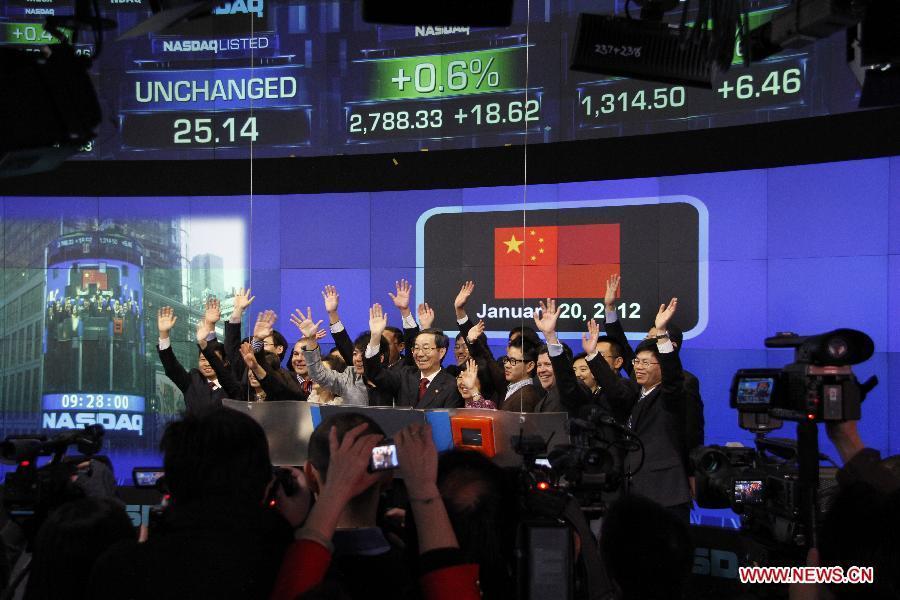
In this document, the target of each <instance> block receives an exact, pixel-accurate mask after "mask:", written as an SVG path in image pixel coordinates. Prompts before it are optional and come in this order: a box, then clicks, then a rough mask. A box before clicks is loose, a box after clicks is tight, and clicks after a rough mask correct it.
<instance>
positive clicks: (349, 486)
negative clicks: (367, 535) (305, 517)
mask: <svg viewBox="0 0 900 600" xmlns="http://www.w3.org/2000/svg"><path fill="white" fill-rule="evenodd" d="M368 427H369V425H368V423H361V424H360V425H357V426H356V427H354V428H353V429H351V430H350V431H348V432H347V433H345V434H344V439H342V440H341V441H340V443H338V440H337V430H336V429H335V428H334V427H332V428H331V430H330V431H329V432H328V446H329V451H330V452H329V459H328V477H327V479H326V480H325V483H324V485H323V486H322V495H323V496H328V497H329V499H332V498H335V496H338V497H340V498H341V500H342V501H343V502H348V501H349V500H350V499H351V498H353V497H355V496H357V495H359V494H360V493H362V492H364V491H365V490H367V489H368V488H369V487H371V486H372V485H373V484H375V483H376V482H377V481H378V480H379V479H381V477H382V474H381V473H369V469H368V467H369V459H370V458H371V457H372V448H374V447H375V446H377V445H378V443H379V442H380V441H381V440H382V439H383V438H382V436H381V435H377V434H371V433H370V434H364V432H365V431H366V429H368Z"/></svg>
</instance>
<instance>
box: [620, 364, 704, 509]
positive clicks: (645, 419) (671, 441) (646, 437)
mask: <svg viewBox="0 0 900 600" xmlns="http://www.w3.org/2000/svg"><path fill="white" fill-rule="evenodd" d="M659 366H660V369H661V370H662V383H660V384H659V385H658V386H656V388H654V389H653V391H652V392H650V393H649V394H648V395H647V396H645V397H644V398H643V399H638V401H636V402H635V403H634V407H633V408H632V409H631V413H630V417H631V428H632V429H633V430H634V432H635V434H637V436H638V437H639V438H640V440H641V441H642V442H643V444H644V464H643V466H642V467H641V469H640V471H638V472H637V473H636V474H635V475H634V477H633V478H632V480H631V485H630V492H631V493H636V494H640V495H642V496H646V497H647V498H650V499H651V500H653V501H655V502H658V503H659V504H661V505H663V506H675V505H678V504H684V503H685V502H690V500H691V492H690V488H689V486H688V479H687V472H686V468H685V465H686V455H685V441H684V431H685V425H684V413H685V410H684V405H685V393H684V374H683V372H682V370H681V360H680V359H679V358H678V352H668V353H660V354H659ZM639 454H640V453H637V452H635V453H630V454H629V455H628V456H626V457H625V461H624V462H625V467H626V472H634V470H635V469H637V467H638V464H639V462H640V456H639Z"/></svg>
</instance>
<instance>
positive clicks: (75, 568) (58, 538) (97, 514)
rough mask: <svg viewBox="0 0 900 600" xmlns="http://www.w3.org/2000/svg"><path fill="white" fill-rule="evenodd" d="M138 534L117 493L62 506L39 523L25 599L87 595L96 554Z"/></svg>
mask: <svg viewBox="0 0 900 600" xmlns="http://www.w3.org/2000/svg"><path fill="white" fill-rule="evenodd" d="M135 538H136V534H135V531H134V527H133V526H132V524H131V519H130V518H129V517H128V514H127V513H126V512H125V507H124V506H123V505H122V503H121V502H120V501H119V500H116V499H113V498H108V497H107V498H103V497H99V498H96V497H95V498H91V497H89V498H82V499H80V500H75V501H74V502H67V503H65V504H63V505H62V506H60V507H58V508H57V509H56V510H54V511H53V512H52V513H50V516H49V517H48V518H47V520H46V521H45V522H44V524H43V525H41V528H40V530H39V531H38V534H37V537H36V538H35V544H34V555H33V557H32V559H31V568H30V572H29V574H28V584H27V586H26V587H25V600H55V599H57V598H71V599H72V600H80V599H81V598H89V597H90V596H88V594H87V584H88V578H89V576H90V573H91V568H92V567H93V564H94V562H95V561H96V560H97V557H98V556H100V555H101V554H102V553H103V552H104V551H105V550H106V549H107V548H109V547H110V546H112V545H113V544H115V543H117V542H119V541H123V540H134V539H135Z"/></svg>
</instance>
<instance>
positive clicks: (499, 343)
mask: <svg viewBox="0 0 900 600" xmlns="http://www.w3.org/2000/svg"><path fill="white" fill-rule="evenodd" d="M898 174H900V157H893V158H879V159H872V160H859V161H848V162H839V163H827V164H817V165H804V166H797V167H783V168H776V169H766V170H749V171H731V172H721V173H705V174H691V175H679V176H667V177H655V178H643V179H629V180H617V181H585V182H571V183H560V184H551V185H532V186H528V188H527V195H528V201H527V202H524V203H523V193H525V190H524V188H523V187H521V186H505V187H489V188H455V189H452V188H451V189H433V190H404V191H381V192H371V193H370V192H355V193H343V194H303V195H298V194H286V195H273V196H258V195H256V196H251V197H247V196H217V197H206V196H184V197H166V198H156V197H35V196H32V197H8V196H0V216H2V219H0V223H2V227H0V256H2V263H0V264H2V269H0V437H2V436H5V435H9V434H13V433H20V434H21V433H29V432H35V431H40V430H44V431H48V432H51V433H52V432H64V431H71V430H72V429H75V428H79V427H83V426H85V425H90V424H93V423H100V424H102V425H104V427H105V428H106V430H107V434H106V442H105V447H104V448H105V452H106V453H108V454H111V455H112V456H113V458H114V459H115V461H116V468H117V473H118V474H119V476H120V477H124V476H127V475H128V473H130V468H131V467H132V466H152V465H156V464H160V463H159V461H160V458H159V456H158V454H157V448H158V444H159V437H160V435H161V434H162V431H163V429H164V428H165V425H166V423H167V422H168V421H169V420H171V419H173V418H175V417H176V416H177V415H178V414H179V413H180V412H181V411H182V410H183V409H184V402H183V400H182V395H181V392H179V390H178V388H176V387H175V385H174V384H173V383H172V382H171V381H170V380H169V379H168V378H167V377H166V375H165V373H164V371H163V368H162V365H161V363H160V361H159V359H158V356H157V348H156V345H157V340H158V331H157V319H156V315H157V311H158V309H159V308H160V307H163V306H170V307H172V308H173V309H174V311H175V314H176V315H177V317H178V321H177V323H176V325H175V328H174V329H173V330H172V333H171V338H170V339H171V343H172V348H173V350H174V352H175V354H176V356H177V357H178V359H179V361H181V363H182V364H183V365H184V366H185V367H186V368H193V367H196V366H197V359H198V350H197V345H196V342H195V327H196V324H197V321H198V319H200V318H202V316H203V302H204V300H205V299H206V298H207V297H209V296H216V297H218V298H219V299H220V300H221V303H222V316H223V319H227V318H228V316H229V315H230V314H231V311H232V308H233V302H234V300H233V298H234V290H235V289H237V288H240V287H242V286H246V285H250V286H251V287H252V290H253V295H254V296H255V297H256V299H255V300H254V302H253V305H252V306H251V307H250V309H249V310H248V311H247V314H246V315H245V320H244V332H245V334H246V333H247V332H248V328H249V327H250V323H251V322H252V321H253V319H255V318H256V315H257V313H258V312H259V311H261V310H264V309H272V310H274V311H275V312H276V313H277V314H278V315H279V316H280V318H279V320H278V322H277V323H276V328H277V329H279V330H280V331H281V332H282V333H283V334H284V335H285V337H286V338H287V340H288V342H289V344H293V342H294V341H296V340H297V338H298V337H299V332H298V331H297V330H296V328H295V327H294V326H293V325H291V323H290V322H289V319H288V315H290V314H291V313H292V312H293V311H294V310H295V309H298V308H301V309H303V310H305V309H306V307H307V306H309V307H311V309H312V311H313V315H314V317H315V319H320V318H323V317H324V316H325V315H324V307H323V305H322V300H321V291H322V289H323V287H324V286H325V285H327V284H330V285H335V286H336V287H337V289H338V291H339V293H340V306H339V313H340V317H341V321H342V322H343V323H344V325H345V327H346V328H347V331H348V332H349V333H350V334H351V336H352V337H355V336H356V335H358V334H359V333H361V332H363V331H365V330H366V329H368V328H369V323H368V309H369V307H370V306H371V305H372V303H374V302H379V303H381V304H382V305H383V306H385V308H386V310H387V313H388V324H389V325H399V324H400V317H399V314H398V312H397V310H396V309H395V308H394V307H393V304H392V303H391V299H390V298H389V296H388V292H392V291H394V285H395V282H396V281H398V280H400V279H408V280H409V281H411V282H412V285H413V290H412V298H413V299H414V303H415V304H416V305H418V304H420V303H423V302H427V303H428V304H429V305H430V306H431V307H433V309H434V311H435V315H436V321H435V323H436V326H438V327H440V328H442V329H443V330H445V331H446V332H447V333H448V334H452V333H453V332H454V330H456V329H457V323H456V320H455V311H454V310H453V299H454V297H455V296H456V294H457V292H458V291H459V286H460V284H461V283H462V282H463V281H466V280H467V279H474V280H475V282H476V287H475V291H474V292H473V294H472V296H471V298H470V299H469V302H468V304H467V306H466V311H467V313H468V315H469V316H470V317H471V318H472V319H474V320H480V319H484V322H485V326H486V333H487V334H488V336H489V338H490V343H491V345H492V347H493V350H494V353H495V355H496V356H502V355H503V354H504V353H505V346H504V343H505V340H506V338H507V334H508V331H509V329H510V328H512V327H514V326H518V325H520V324H526V325H527V324H529V323H531V324H532V325H533V324H534V321H533V319H532V317H533V315H534V311H535V308H536V307H537V306H538V302H539V300H540V299H542V298H545V297H547V296H553V297H555V298H558V299H559V300H560V303H561V305H562V306H561V314H560V317H559V321H558V323H557V330H558V332H559V337H560V338H561V339H562V340H563V341H564V342H565V343H567V344H569V346H570V347H571V348H572V350H573V351H574V352H575V353H578V352H580V351H581V335H582V333H583V332H584V331H585V329H586V322H587V321H589V320H590V319H592V318H594V319H597V321H598V322H599V323H602V319H603V318H604V317H605V314H604V311H603V304H602V302H603V295H604V292H605V280H606V278H607V277H608V276H609V274H612V273H618V274H620V275H621V278H622V279H621V285H620V290H619V300H618V301H617V304H616V307H615V310H616V313H617V317H618V319H619V322H620V323H621V324H622V326H623V328H624V330H625V331H626V333H627V335H628V337H629V338H630V339H631V340H632V343H637V341H638V340H640V339H641V338H643V336H644V335H645V334H646V332H647V330H648V329H649V327H650V326H651V325H652V323H653V318H654V316H655V315H656V312H657V309H658V307H659V305H660V303H661V302H663V301H668V300H669V298H671V297H672V296H677V297H678V299H679V306H678V313H677V315H676V323H677V324H678V325H679V326H680V327H681V329H682V330H683V331H684V344H683V348H682V350H681V351H680V352H681V358H682V361H683V363H684V366H685V368H686V369H688V370H689V371H691V372H692V373H694V374H695V375H696V376H697V377H698V379H699V380H700V382H701V386H702V387H701V393H702V397H703V400H704V405H705V417H706V436H707V440H706V441H707V443H710V444H723V443H725V442H729V441H735V440H737V441H742V442H744V443H745V444H751V443H752V435H751V434H749V433H747V432H746V431H743V430H741V429H739V428H738V423H737V421H738V419H737V414H736V412H735V411H734V410H732V409H731V408H730V407H729V389H730V387H731V380H732V376H733V375H734V373H735V372H736V371H737V370H738V369H746V368H765V367H770V368H780V367H783V366H784V365H786V364H788V363H790V362H791V360H792V353H791V352H790V351H789V350H767V349H766V348H765V347H764V345H763V340H764V339H765V338H766V337H768V336H771V335H773V334H775V333H776V332H779V331H794V332H797V333H799V334H817V333H823V332H825V331H830V330H833V329H836V328H839V327H849V328H853V329H859V330H861V331H864V332H865V333H867V334H868V335H870V336H871V337H872V339H873V340H874V342H875V348H876V353H875V355H874V356H873V357H872V358H871V359H870V360H868V361H866V362H865V363H863V364H860V365H858V366H855V367H854V372H855V373H856V374H857V376H858V377H859V378H860V380H865V379H867V378H868V377H869V376H871V375H877V376H878V378H879V380H880V383H879V385H878V386H877V387H876V388H875V389H874V390H873V391H872V393H871V394H870V395H869V396H868V397H867V399H866V401H865V403H864V405H863V409H862V410H863V419H862V421H861V422H860V429H861V433H862V437H863V439H864V440H865V442H866V444H867V445H870V446H872V447H875V448H878V449H879V450H881V451H882V453H885V455H887V454H896V453H898V452H900V436H898V435H897V434H896V433H894V432H896V431H900V412H898V411H896V410H891V404H890V401H889V399H890V397H891V396H894V397H897V396H898V394H900V313H898V311H896V310H892V309H891V307H895V306H896V304H897V302H896V299H897V298H898V297H900V210H898V209H900V176H898ZM163 200H164V201H163ZM298 206H303V210H302V211H300V210H297V207H298ZM336 206H340V207H341V220H340V223H339V224H336V223H335V222H334V220H333V219H324V218H317V219H309V215H311V214H313V215H329V214H331V215H333V214H335V212H334V211H335V207H336ZM385 207H390V210H387V209H386V208H385ZM848 207H852V210H848ZM300 231H302V232H303V235H302V236H301V237H300V238H298V232H300ZM861 231H864V232H866V234H865V235H864V236H861V235H859V232H861ZM279 240H280V241H279ZM797 240H803V243H802V244H799V243H798V242H797ZM223 333H224V332H223V330H222V329H221V324H220V327H219V330H218V331H217V334H218V335H219V336H220V338H221V336H222V335H223ZM322 344H323V346H325V347H326V348H330V346H331V338H330V337H327V336H326V338H324V339H323V340H322ZM454 361H455V359H454V357H453V355H452V353H451V354H449V355H448V356H447V357H446V358H445V359H444V365H445V366H446V365H450V364H453V363H454ZM759 383H760V382H758V381H757V382H756V384H757V385H756V386H755V387H754V388H753V394H754V397H757V395H758V394H759V393H761V389H762V388H761V387H760V386H759V385H758V384H759ZM762 387H765V386H762ZM770 387H771V386H770ZM748 393H749V392H748ZM778 435H782V436H784V437H791V436H792V435H793V431H792V430H791V429H790V428H789V426H786V428H785V429H784V430H783V431H782V432H779V433H778ZM822 443H823V448H822V451H823V452H826V453H828V454H829V455H831V456H835V454H834V452H833V449H832V448H831V446H830V445H829V444H827V443H826V442H825V437H824V436H822Z"/></svg>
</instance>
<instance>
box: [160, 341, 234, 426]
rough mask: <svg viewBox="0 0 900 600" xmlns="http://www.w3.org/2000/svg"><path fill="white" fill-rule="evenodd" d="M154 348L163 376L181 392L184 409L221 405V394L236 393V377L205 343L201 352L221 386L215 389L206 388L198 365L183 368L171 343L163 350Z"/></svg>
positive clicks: (231, 395)
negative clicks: (157, 354) (193, 367)
mask: <svg viewBox="0 0 900 600" xmlns="http://www.w3.org/2000/svg"><path fill="white" fill-rule="evenodd" d="M198 348H199V347H198ZM156 351H157V353H159V360H160V362H162V365H163V369H164V370H165V372H166V377H168V378H169V379H171V380H172V383H174V384H175V385H176V386H177V387H178V389H179V390H181V393H182V394H184V405H185V412H186V413H188V414H193V415H198V416H199V415H202V414H205V413H207V412H209V411H212V410H214V409H216V408H218V407H220V406H222V399H223V398H239V397H240V386H239V385H238V383H237V381H235V379H234V377H233V376H232V375H231V373H230V372H229V371H228V369H227V368H226V367H225V365H224V364H223V363H222V361H221V360H219V357H218V355H216V353H215V352H212V351H211V350H210V349H209V346H207V347H206V348H205V349H204V350H203V351H202V352H203V356H204V357H206V360H207V361H209V364H210V366H211V367H212V368H213V370H214V371H215V372H216V376H217V377H218V379H219V385H220V386H221V387H220V388H219V389H217V390H211V389H210V388H209V383H208V380H207V379H206V377H205V376H204V375H203V373H201V372H200V370H199V369H191V370H190V371H186V370H185V368H184V367H183V366H182V365H181V363H180V362H178V358H177V357H176V356H175V352H174V351H173V350H172V347H171V346H169V347H168V348H166V349H165V350H160V349H159V346H157V347H156Z"/></svg>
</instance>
